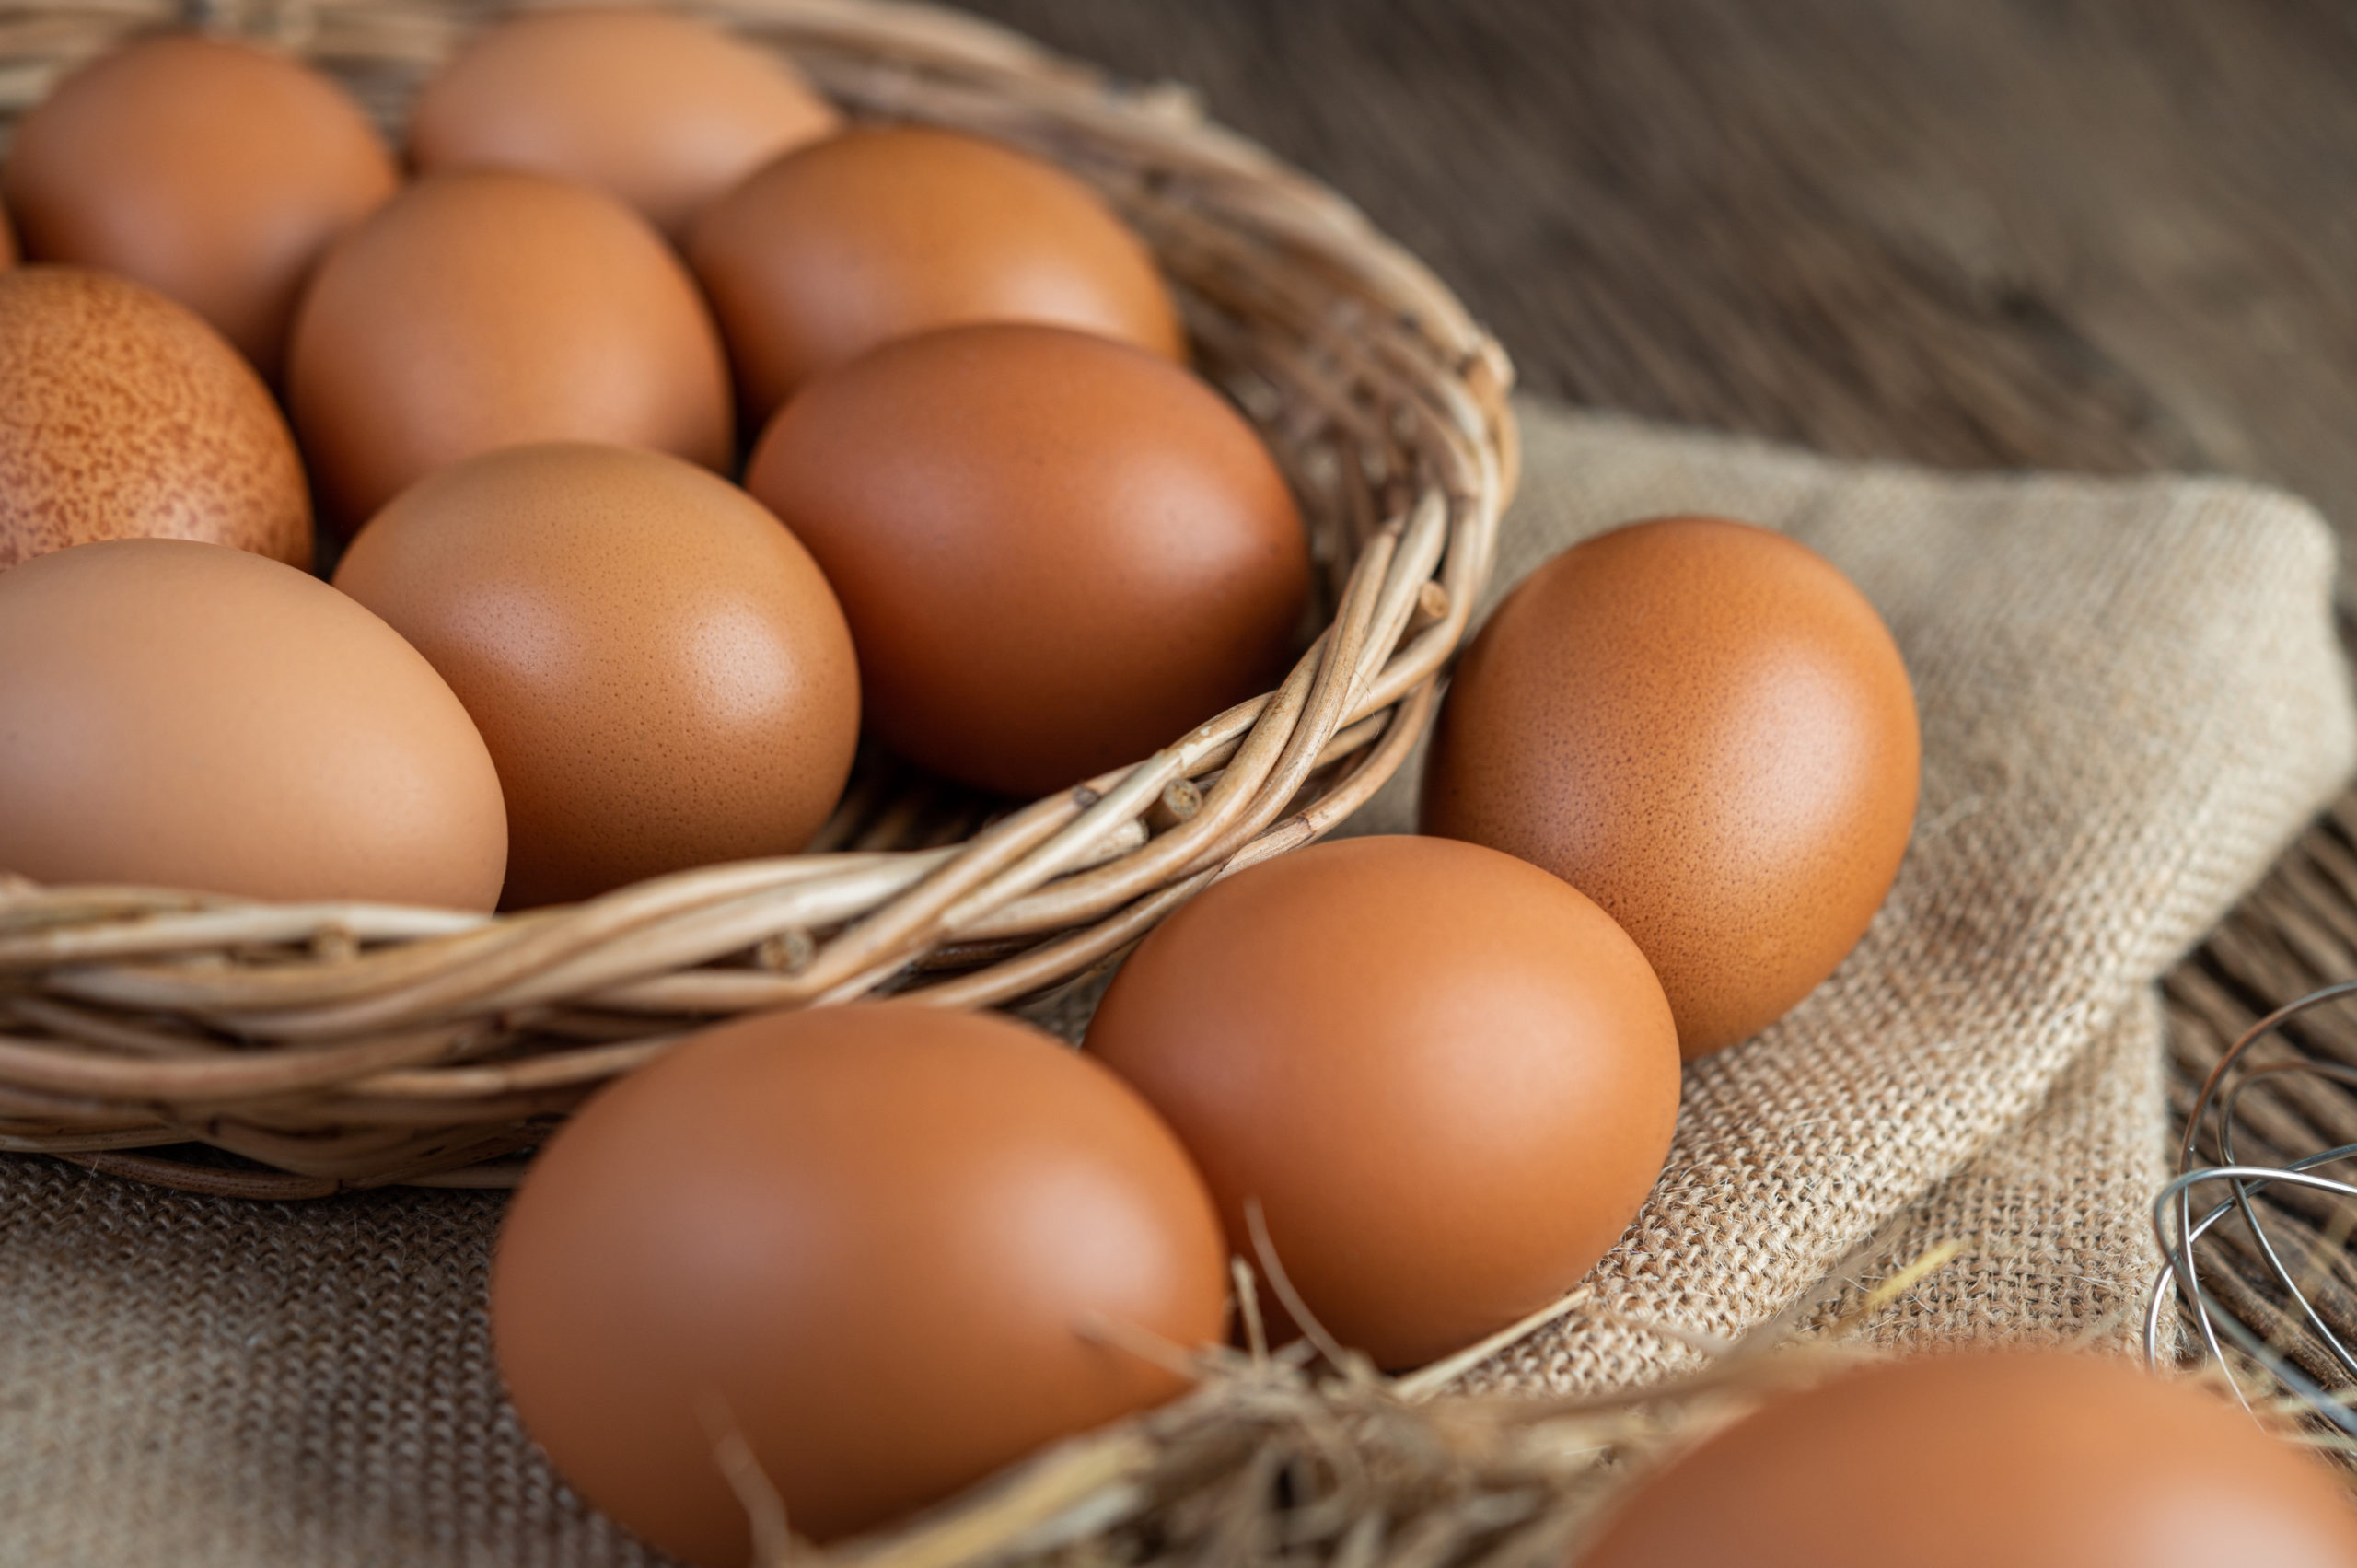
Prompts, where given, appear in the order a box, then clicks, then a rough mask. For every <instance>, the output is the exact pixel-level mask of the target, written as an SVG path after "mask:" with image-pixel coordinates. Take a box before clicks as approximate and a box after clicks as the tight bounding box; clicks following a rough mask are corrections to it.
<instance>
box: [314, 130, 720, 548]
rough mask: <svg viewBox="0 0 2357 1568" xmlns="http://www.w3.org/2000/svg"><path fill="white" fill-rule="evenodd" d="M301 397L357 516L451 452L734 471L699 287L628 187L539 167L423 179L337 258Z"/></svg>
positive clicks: (328, 495) (318, 297) (716, 350)
mask: <svg viewBox="0 0 2357 1568" xmlns="http://www.w3.org/2000/svg"><path fill="white" fill-rule="evenodd" d="M286 377H287V404H288V407H289V408H290V409H292V411H293V412H294V415H295V428H296V431H297V432H298V433H300V435H301V436H302V437H303V449H304V451H305V452H306V453H307V454H308V456H309V458H310V459H311V464H312V470H313V474H314V477H315V478H316V479H317V480H318V482H319V492H320V495H321V498H322V500H323V502H324V503H325V505H326V506H327V508H328V510H329V512H330V514H331V517H332V518H333V519H334V520H336V521H337V522H338V523H339V524H340V526H342V527H343V528H346V529H350V528H355V527H357V526H358V525H359V524H360V523H361V522H362V521H363V520H365V519H366V518H367V517H369V516H370V515H372V514H373V513H374V512H375V511H376V510H377V508H378V507H379V506H382V505H384V504H385V503H386V502H388V501H389V500H391V499H392V498H393V496H394V495H395V494H398V493H400V491H401V489H402V488H403V487H404V486H406V485H409V484H411V483H412V482H415V481H417V480H419V479H421V478H423V477H424V475H426V474H427V473H429V472H431V471H432V470H435V469H437V468H439V467H441V466H442V465H443V464H444V463H448V462H455V461H457V460H458V459H460V458H464V457H470V456H472V455H473V454H474V453H477V452H487V451H490V450H492V449H493V448H494V447H514V446H519V445H522V444H523V443H526V442H530V441H610V442H614V443H616V444H618V445H621V446H626V447H652V448H654V449H655V450H656V451H659V452H669V453H672V454H673V455H675V456H678V457H682V458H686V459H689V460H690V461H691V462H698V463H702V464H703V465H704V466H705V467H706V468H712V469H719V468H723V467H726V464H727V463H728V462H729V460H730V459H731V456H732V455H733V445H732V444H733V442H734V440H735V436H734V426H733V418H734V416H733V414H732V413H731V412H730V407H729V398H728V369H727V364H726V360H725V359H724V358H723V357H722V355H721V351H720V341H719V339H718V338H717V337H715V336H714V332H713V326H712V318H711V317H710V316H709V315H708V314H707V313H706V312H705V310H704V307H703V302H702V300H701V299H700V298H699V297H697V295H696V290H695V284H694V281H693V280H692V279H691V278H690V277H689V276H688V273H687V270H686V268H684V267H682V266H681V265H680V264H679V258H678V257H676V256H674V255H673V254H672V253H671V250H670V247H668V246H667V245H665V244H664V243H663V238H662V237H661V236H660V235H658V234H656V232H655V231H654V230H653V229H652V228H650V227H648V226H646V223H645V221H644V219H642V218H641V217H639V215H637V214H635V213H633V212H632V211H631V210H630V209H629V208H628V207H625V206H623V205H622V204H621V203H620V202H617V201H615V200H614V199H613V198H612V197H610V196H608V195H605V194H604V193H602V192H597V191H592V190H589V189H587V188H586V187H585V186H578V185H569V184H566V183H564V182H563V181H562V180H551V179H548V178H547V177H545V176H542V175H537V174H517V173H513V172H508V171H505V170H488V169H485V170H475V171H471V172H466V173H456V174H441V175H435V177H433V178H432V179H428V180H420V181H419V182H418V183H416V184H415V185H412V186H411V187H410V188H409V189H408V190H406V191H404V192H401V195H400V196H399V197H398V198H396V199H395V200H394V201H393V202H392V203H389V205H387V206H386V207H385V209H384V210H383V211H381V212H379V213H377V215H376V216H374V217H373V218H371V219H369V220H368V222H366V223H365V224H363V225H362V226H360V227H359V228H357V229H355V230H354V232H353V233H352V234H351V235H349V236H347V237H346V238H344V240H343V243H341V244H339V245H338V246H337V247H336V248H335V249H334V250H331V252H329V254H328V259H327V261H325V262H324V263H322V264H321V266H320V268H319V279H318V281H317V282H316V283H315V284H314V285H312V287H311V291H310V293H309V294H308V295H307V296H304V300H303V308H302V309H301V311H300V312H299V313H298V314H297V315H296V322H295V339H294V344H293V347H292V348H291V350H290V351H289V354H288V359H287V370H286Z"/></svg>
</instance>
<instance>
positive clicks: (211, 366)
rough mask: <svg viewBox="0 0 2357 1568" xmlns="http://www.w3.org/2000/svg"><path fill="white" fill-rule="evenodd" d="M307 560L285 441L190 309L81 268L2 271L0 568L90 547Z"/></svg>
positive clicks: (251, 380) (297, 477)
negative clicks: (210, 548)
mask: <svg viewBox="0 0 2357 1568" xmlns="http://www.w3.org/2000/svg"><path fill="white" fill-rule="evenodd" d="M143 537H156V538H168V539H192V540H207V541H209V542H212V543H215V544H227V545H234V546H236V547H237V548H238V549H240V550H250V551H253V552H256V553H258V554H261V555H268V556H271V557H273V558H274V559H277V560H280V561H284V562H286V563H290V564H292V565H296V566H308V565H309V564H310V563H311V500H310V493H309V491H308V488H307V486H306V485H305V483H304V479H303V467H302V463H301V460H300V459H298V458H297V457H296V453H295V438H294V436H293V435H292V434H290V433H289V432H288V430H287V428H286V421H285V420H284V418H283V417H281V415H280V414H279V412H278V405H277V404H276V403H274V402H273V401H271V397H270V390H269V389H268V388H266V387H264V386H263V385H262V384H261V377H258V376H256V375H255V374H254V371H253V367H252V366H250V365H248V364H247V363H246V362H245V361H244V360H243V359H241V358H239V357H238V352H237V351H236V350H235V349H233V348H231V347H230V346H229V345H228V343H226V342H225V341H223V339H222V337H221V335H220V334H219V333H217V332H215V331H214V330H213V329H212V328H210V327H208V326H206V325H205V324H204V322H203V321H202V320H201V319H198V318H197V317H196V316H195V315H194V314H193V313H192V312H191V311H189V310H187V309H186V308H182V307H180V306H179V305H175V304H173V303H172V302H171V301H170V300H168V299H166V298H165V297H164V296H162V295H159V294H157V293H155V292H153V291H152V290H149V289H146V288H144V287H142V286H141V285H138V284H135V283H133V282H131V281H130V280H128V279H126V278H119V277H114V276H111V275H110V274H108V273H95V272H86V271H84V270H83V269H81V268H79V267H47V266H33V267H17V268H12V269H10V270H8V271H6V272H0V568H5V567H8V566H13V565H15V564H16V563H17V562H19V561H23V560H27V559H29V557H32V556H35V555H40V554H41V553H43V552H48V551H52V550H63V549H64V548H65V547H66V546H67V545H72V544H82V543H86V542H87V541H89V540H101V539H135V538H143Z"/></svg>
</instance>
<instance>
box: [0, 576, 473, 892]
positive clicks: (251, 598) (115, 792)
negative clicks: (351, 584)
mask: <svg viewBox="0 0 2357 1568" xmlns="http://www.w3.org/2000/svg"><path fill="white" fill-rule="evenodd" d="M506 857H507V825H506V819H505V815H504V813H503V812H502V810H501V807H500V798H499V778H498V775H497V774H496V773H495V772H493V770H492V765H491V756H490V754H489V753H488V752H486V751H485V750H484V749H483V744H482V737H481V736H479V735H477V734H476V733H475V727H474V726H473V725H472V724H470V723H469V722H468V719H467V714H466V710H465V709H464V708H461V707H460V706H459V700H458V698H456V697H454V696H452V695H451V694H450V689H449V688H448V687H447V686H446V685H444V684H443V682H442V679H441V677H439V676H437V675H435V673H434V669H433V667H432V666H430V665H428V664H427V663H426V662H425V660H424V659H423V658H421V657H420V656H418V653H417V650H416V649H414V648H412V647H411V646H410V645H408V644H407V643H404V642H402V641H401V638H400V637H399V636H397V635H396V634H395V633H393V631H392V629H391V628H390V627H389V626H387V625H386V624H385V623H384V622H383V621H379V620H377V618H376V617H375V616H373V615H371V614H369V613H368V612H367V611H366V610H363V609H362V608H361V607H360V606H358V605H356V604H354V602H353V601H352V600H350V599H349V598H345V597H344V596H343V595H342V594H340V593H338V592H336V591H335V590H334V589H333V588H331V587H328V586H327V585H326V584H325V583H322V582H320V581H319V579H318V578H316V577H313V576H311V575H308V574H307V573H303V572H298V571H296V570H295V568H293V567H291V566H284V565H281V564H280V563H277V562H275V561H269V560H265V559H263V558H262V557H261V556H259V555H254V554H250V553H248V552H245V551H242V550H230V549H226V548H225V547H223V546H221V545H217V544H196V543H192V542H190V541H187V540H167V539H135V540H106V541H102V542H99V543H97V544H85V545H81V546H78V547H77V548H75V549H73V550H61V551H57V552H52V553H51V554H48V555H44V556H41V558H40V559H39V560H36V561H29V562H27V563H25V564H23V565H21V566H18V567H16V568H14V569H13V570H11V571H8V572H6V573H0V870H8V871H14V872H17V873H19V874H20V875H23V876H26V877H31V878H33V879H34V880H35V881H38V882H51V883H74V882H110V883H134V884H140V885H145V886H150V887H166V888H187V889H195V890H198V891H203V892H215V893H231V894H241V895H244V896H246V897H250V898H256V899H279V900H322V899H354V900H364V901H367V902H371V903H398V904H429V905H435V906H441V907H447V908H456V909H470V910H487V909H489V908H491V906H492V903H493V900H495V899H497V897H498V896H499V882H500V876H501V872H502V870H503V868H504V867H505V862H506Z"/></svg>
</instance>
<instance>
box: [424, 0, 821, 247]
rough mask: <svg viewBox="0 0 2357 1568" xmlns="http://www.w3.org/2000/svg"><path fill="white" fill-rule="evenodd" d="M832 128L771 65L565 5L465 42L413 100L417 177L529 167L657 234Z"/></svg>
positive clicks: (650, 25) (684, 27)
mask: <svg viewBox="0 0 2357 1568" xmlns="http://www.w3.org/2000/svg"><path fill="white" fill-rule="evenodd" d="M841 125H842V116H841V115H839V114H837V113H836V112H835V110H834V108H833V106H832V105H830V104H829V103H828V102H827V100H826V99H823V98H820V97H819V95H818V94H817V93H816V92H813V91H812V90H811V89H810V87H809V86H808V84H807V83H805V82H804V81H803V80H802V78H801V76H800V75H799V74H798V73H797V72H795V69H794V67H793V66H792V65H791V64H788V63H787V62H786V60H785V58H784V56H783V55H782V54H780V53H778V52H775V51H774V50H769V49H763V48H761V47H758V46H756V45H754V44H751V43H748V42H746V41H742V40H739V39H737V38H734V37H731V36H730V35H729V34H727V33H726V32H723V31H722V30H721V29H718V28H715V27H713V26H711V25H709V24H708V23H705V22H702V21H700V20H698V19H696V18H694V17H684V16H680V15H679V14H677V13H675V12H668V11H655V10H641V9H639V8H637V7H634V6H614V7H610V8H607V7H596V8H591V7H577V8H567V9H562V10H553V11H542V12H537V13H532V14H528V15H525V16H521V17H515V18H513V19H511V20H508V21H505V22H502V23H501V24H499V25H498V26H497V27H494V28H492V29H490V30H488V31H486V32H484V33H482V35H481V36H479V37H477V38H476V39H474V40H473V41H471V42H470V43H469V44H468V45H467V46H466V47H465V48H464V49H461V50H460V51H459V52H458V54H457V55H456V56H455V57H454V58H453V59H452V60H451V61H450V63H449V64H447V65H445V66H444V67H443V68H442V69H441V71H440V72H439V73H437V74H436V75H435V77H434V79H433V80H431V81H430V82H428V83H426V85H425V90H424V92H423V93H421V94H419V95H418V100H417V108H416V110H414V112H412V115H411V117H410V126H409V149H410V157H411V158H412V160H414V161H415V163H416V165H417V167H418V168H419V169H421V170H422V171H424V172H425V173H429V174H430V173H433V172H434V171H435V170H436V169H443V168H466V167H497V168H526V169H533V170H536V171H538V172H540V173H542V174H553V175H557V176H560V177H562V178H564V179H567V180H579V181H580V182H581V183H583V184H585V185H595V186H597V187H598V189H600V190H602V191H606V192H610V193H611V194H613V195H615V196H618V197H620V198H621V200H623V201H625V202H627V203H630V204H631V205H632V206H633V207H635V208H637V209H638V210H639V212H640V213H641V214H643V215H644V216H645V218H646V220H647V221H648V222H649V223H652V224H653V225H655V226H656V227H657V228H659V229H661V230H663V232H664V233H666V234H668V235H672V236H674V237H676V236H678V235H679V233H680V231H681V230H682V229H683V228H684V227H685V226H686V225H687V223H688V221H689V220H690V219H691V218H692V217H693V216H695V215H696V214H697V213H698V212H700V211H702V209H703V208H704V207H705V206H706V205H707V204H709V203H711V202H712V201H713V199H714V198H715V197H717V196H718V195H720V194H721V192H725V191H726V190H728V189H729V188H730V187H731V186H733V185H735V184H736V183H737V181H739V180H743V179H744V178H745V177H746V176H747V175H749V174H750V173H752V172H753V170H754V169H756V168H760V167H761V165H762V164H764V163H767V162H768V161H769V160H770V159H771V158H773V157H777V156H778V155H779V154H781V153H784V152H787V151H790V150H791V149H793V148H795V147H798V146H801V145H804V144H805V143H807V142H813V141H817V140H818V139H819V138H820V137H822V136H829V135H832V134H834V133H835V131H836V130H837V129H838V128H840V127H841Z"/></svg>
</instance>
